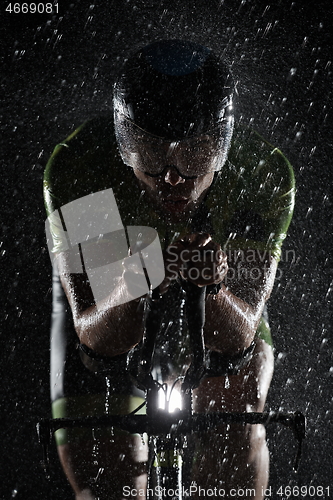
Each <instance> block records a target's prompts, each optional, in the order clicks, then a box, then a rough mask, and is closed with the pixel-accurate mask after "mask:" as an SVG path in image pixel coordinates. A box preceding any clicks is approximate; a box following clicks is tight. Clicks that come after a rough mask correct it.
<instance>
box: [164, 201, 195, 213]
mask: <svg viewBox="0 0 333 500" xmlns="http://www.w3.org/2000/svg"><path fill="white" fill-rule="evenodd" d="M189 201H190V200H189V199H188V198H164V199H162V206H163V207H164V209H166V210H167V211H168V212H172V213H180V212H184V210H185V209H186V207H187V205H188V204H189Z"/></svg>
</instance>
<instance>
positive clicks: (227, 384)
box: [224, 375, 230, 389]
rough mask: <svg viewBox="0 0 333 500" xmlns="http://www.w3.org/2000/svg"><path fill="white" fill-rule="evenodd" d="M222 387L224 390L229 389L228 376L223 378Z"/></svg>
mask: <svg viewBox="0 0 333 500" xmlns="http://www.w3.org/2000/svg"><path fill="white" fill-rule="evenodd" d="M224 387H225V389H229V387H230V380H229V377H228V375H226V377H225V382H224Z"/></svg>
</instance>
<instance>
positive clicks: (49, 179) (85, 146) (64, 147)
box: [44, 116, 122, 213]
mask: <svg viewBox="0 0 333 500" xmlns="http://www.w3.org/2000/svg"><path fill="white" fill-rule="evenodd" d="M121 166H122V162H121V159H120V157H119V154H118V151H117V146H116V141H115V137H114V128H113V120H112V117H111V116H105V117H98V118H94V119H91V120H88V121H86V122H85V123H83V124H82V125H81V126H79V127H78V128H77V129H76V130H75V131H74V132H73V133H72V134H70V135H69V136H68V137H67V138H66V139H65V140H64V141H62V142H61V143H59V144H58V145H57V146H56V147H55V149H54V151H53V153H52V155H51V157H50V159H49V161H48V163H47V165H46V168H45V172H44V199H45V203H46V208H47V211H48V213H50V212H52V211H54V210H56V209H57V208H59V207H60V206H62V205H65V204H66V203H69V202H70V201H72V200H73V199H76V198H80V197H82V196H85V195H87V194H90V193H93V192H96V191H100V190H102V189H106V188H108V187H111V185H112V184H113V183H114V182H117V180H116V178H117V171H118V170H119V169H120V168H121ZM112 167H113V168H112Z"/></svg>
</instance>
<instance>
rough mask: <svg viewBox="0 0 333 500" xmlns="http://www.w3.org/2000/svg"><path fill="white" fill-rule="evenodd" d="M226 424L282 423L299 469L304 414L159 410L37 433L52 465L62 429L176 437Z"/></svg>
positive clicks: (53, 422)
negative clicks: (291, 436) (111, 429)
mask: <svg viewBox="0 0 333 500" xmlns="http://www.w3.org/2000/svg"><path fill="white" fill-rule="evenodd" d="M222 423H226V424H228V423H241V424H252V425H254V424H263V425H264V426H267V425H269V424H271V423H279V424H282V425H284V426H285V427H287V428H289V429H291V430H292V431H293V433H294V436H295V438H296V440H297V442H298V450H297V454H296V458H295V463H294V469H295V470H297V468H298V464H299V461H300V456H301V446H302V442H303V439H304V438H305V435H306V419H305V417H304V415H303V414H302V413H301V412H298V411H297V412H288V413H280V412H266V413H256V412H253V413H231V412H225V413H207V414H194V415H190V416H189V415H188V413H187V412H186V411H184V410H178V411H176V412H174V413H167V412H165V411H163V410H158V411H157V412H156V413H155V416H149V415H135V414H133V413H131V414H129V415H105V416H100V417H85V418H74V419H72V418H56V419H44V420H42V421H41V422H39V423H38V424H37V432H38V437H39V441H40V443H41V445H42V446H43V451H44V463H45V464H47V462H48V446H49V444H50V443H51V439H52V435H53V433H54V432H55V431H57V430H58V429H62V428H74V427H88V428H97V427H118V428H120V429H123V430H125V431H127V432H130V433H139V434H143V433H145V432H147V433H149V434H153V435H160V436H166V435H168V434H172V435H173V436H179V435H188V434H191V433H193V432H203V431H207V429H210V430H212V429H214V428H216V427H217V426H218V425H220V424H222Z"/></svg>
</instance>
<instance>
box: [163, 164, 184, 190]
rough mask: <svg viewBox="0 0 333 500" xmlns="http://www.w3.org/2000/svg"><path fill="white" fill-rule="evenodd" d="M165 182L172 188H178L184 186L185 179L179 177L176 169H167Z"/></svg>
mask: <svg viewBox="0 0 333 500" xmlns="http://www.w3.org/2000/svg"><path fill="white" fill-rule="evenodd" d="M164 182H166V183H168V184H170V185H171V186H177V184H183V183H184V182H185V179H184V177H182V176H181V175H179V173H178V171H177V169H176V168H175V167H166V171H165V174H164Z"/></svg>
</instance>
